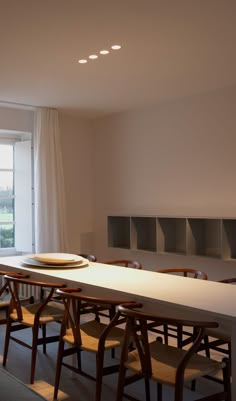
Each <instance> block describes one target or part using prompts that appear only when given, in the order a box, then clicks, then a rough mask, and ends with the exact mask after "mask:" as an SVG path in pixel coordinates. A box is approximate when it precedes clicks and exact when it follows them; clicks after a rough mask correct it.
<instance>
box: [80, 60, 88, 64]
mask: <svg viewBox="0 0 236 401" xmlns="http://www.w3.org/2000/svg"><path fill="white" fill-rule="evenodd" d="M87 62H88V60H79V63H80V64H85V63H87Z"/></svg>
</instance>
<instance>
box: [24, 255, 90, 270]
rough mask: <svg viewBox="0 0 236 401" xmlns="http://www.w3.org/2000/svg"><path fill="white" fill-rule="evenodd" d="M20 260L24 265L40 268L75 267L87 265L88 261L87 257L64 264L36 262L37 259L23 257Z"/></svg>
mask: <svg viewBox="0 0 236 401" xmlns="http://www.w3.org/2000/svg"><path fill="white" fill-rule="evenodd" d="M22 262H23V263H24V265H27V266H31V267H38V268H41V269H45V268H47V269H75V268H78V267H86V266H89V261H88V260H87V259H83V260H79V261H78V262H74V263H69V264H68V263H66V264H64V265H62V264H59V265H55V264H47V263H41V262H38V261H37V260H33V259H31V258H24V259H23V260H22Z"/></svg>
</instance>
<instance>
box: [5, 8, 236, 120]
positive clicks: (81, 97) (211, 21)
mask: <svg viewBox="0 0 236 401" xmlns="http://www.w3.org/2000/svg"><path fill="white" fill-rule="evenodd" d="M113 44H120V45H121V46H122V48H121V49H120V50H117V51H114V50H113V51H111V53H110V54H109V55H107V56H99V58H98V59H97V60H94V61H90V62H89V63H87V64H84V65H80V64H78V59H80V58H86V57H88V55H89V54H91V53H98V52H99V50H101V49H104V48H110V46H111V45H113ZM235 84H236V1H235V0H119V1H118V0H0V102H14V103H22V104H27V105H33V106H45V107H57V108H59V109H68V110H70V111H75V110H76V111H78V112H80V113H81V114H84V115H87V116H99V115H104V114H108V113H114V112H120V111H124V110H128V109H132V108H137V107H143V106H145V105H147V104H151V103H156V102H162V101H166V100H171V99H176V98H179V97H184V96H189V95H192V94H198V93H201V92H207V91H211V90H215V89H217V88H222V87H226V86H230V85H235Z"/></svg>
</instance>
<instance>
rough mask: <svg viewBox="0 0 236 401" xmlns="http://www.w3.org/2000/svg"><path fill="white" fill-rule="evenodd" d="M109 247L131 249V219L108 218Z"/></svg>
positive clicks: (120, 217)
mask: <svg viewBox="0 0 236 401" xmlns="http://www.w3.org/2000/svg"><path fill="white" fill-rule="evenodd" d="M108 246H111V247H113V248H126V249H130V217H124V216H108Z"/></svg>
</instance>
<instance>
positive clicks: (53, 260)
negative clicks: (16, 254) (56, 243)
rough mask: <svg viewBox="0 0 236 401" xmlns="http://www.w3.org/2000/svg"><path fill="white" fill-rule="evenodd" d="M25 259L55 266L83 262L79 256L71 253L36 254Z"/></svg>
mask: <svg viewBox="0 0 236 401" xmlns="http://www.w3.org/2000/svg"><path fill="white" fill-rule="evenodd" d="M27 258H28V259H32V260H36V261H37V262H40V263H44V264H47V265H56V266H58V265H67V264H71V263H76V262H82V261H84V260H85V259H84V258H82V257H81V256H79V255H74V254H71V253H36V254H33V255H28V256H27Z"/></svg>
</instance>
